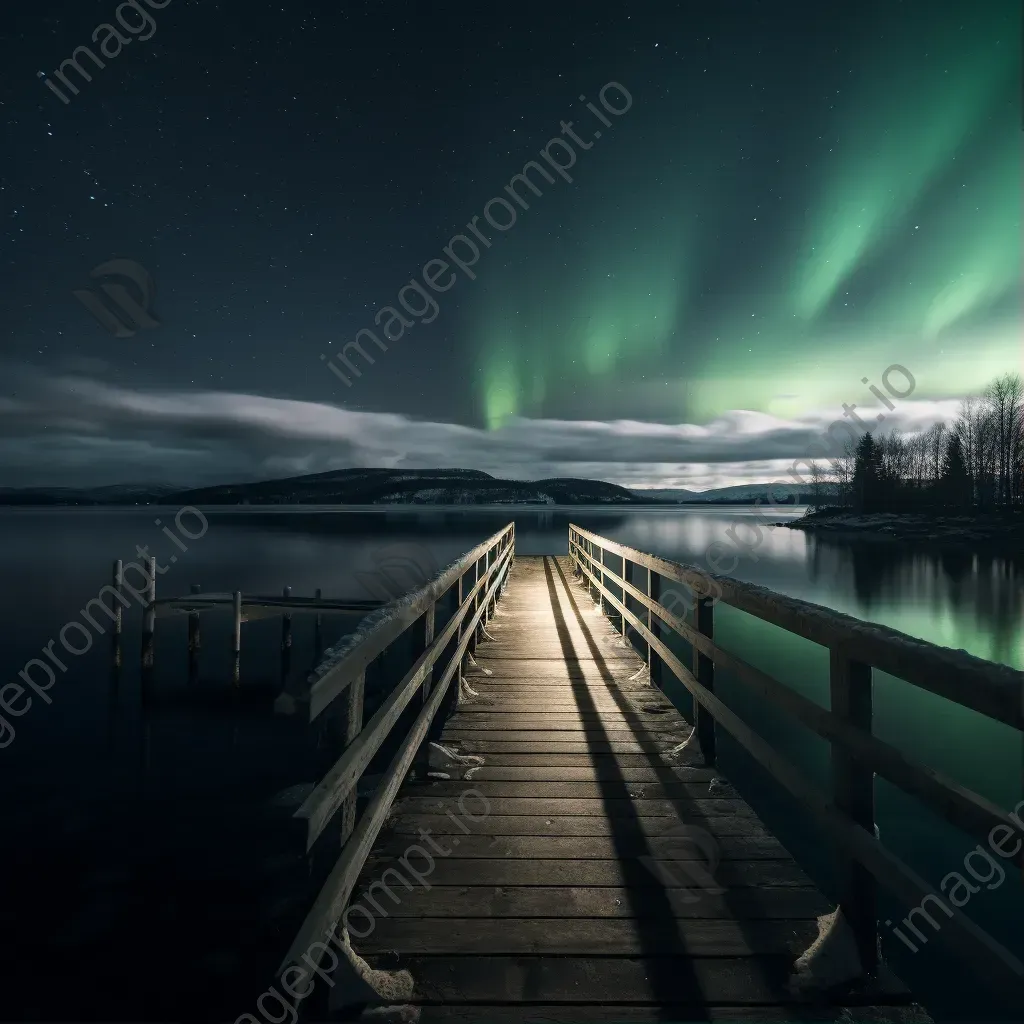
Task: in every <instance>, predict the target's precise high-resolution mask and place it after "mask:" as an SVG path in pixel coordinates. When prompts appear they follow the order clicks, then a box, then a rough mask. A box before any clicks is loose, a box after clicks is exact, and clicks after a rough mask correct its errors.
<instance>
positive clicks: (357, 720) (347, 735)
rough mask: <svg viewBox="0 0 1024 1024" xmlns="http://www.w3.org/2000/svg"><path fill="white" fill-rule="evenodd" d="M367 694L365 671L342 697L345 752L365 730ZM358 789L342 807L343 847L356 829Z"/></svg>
mask: <svg viewBox="0 0 1024 1024" xmlns="http://www.w3.org/2000/svg"><path fill="white" fill-rule="evenodd" d="M365 693H366V672H365V671H363V672H360V673H359V675H358V676H357V677H356V678H355V679H353V680H352V683H351V685H350V686H349V687H347V688H346V690H345V692H344V693H343V694H342V695H341V716H340V722H339V727H340V732H341V740H342V744H343V746H342V749H343V750H347V749H348V748H349V747H350V746H351V745H352V744H353V743H354V742H355V739H356V737H357V736H358V735H359V733H360V732H362V730H363V696H364V694H365ZM357 789H358V786H353V787H352V791H351V792H350V793H349V794H348V796H347V797H345V802H344V803H343V804H342V805H341V813H340V817H339V819H338V820H339V822H340V826H341V837H340V838H341V844H340V845H342V846H344V845H345V843H346V842H347V841H348V837H349V836H350V835H352V830H353V829H354V828H355V827H356V800H357V798H358V796H357V792H356V791H357Z"/></svg>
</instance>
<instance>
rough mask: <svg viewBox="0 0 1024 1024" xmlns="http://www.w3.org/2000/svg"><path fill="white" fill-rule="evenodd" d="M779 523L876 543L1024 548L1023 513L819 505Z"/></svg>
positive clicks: (1014, 550)
mask: <svg viewBox="0 0 1024 1024" xmlns="http://www.w3.org/2000/svg"><path fill="white" fill-rule="evenodd" d="M777 525H778V526H785V527H788V528H789V529H792V530H803V531H805V532H806V533H816V534H835V535H836V536H837V537H840V536H841V537H843V538H845V539H857V540H866V541H877V542H880V543H892V542H894V541H902V542H904V543H908V542H909V543H914V544H919V545H921V546H929V547H945V548H971V549H979V548H980V549H991V548H996V549H998V550H999V551H1000V552H1002V553H1006V554H1011V553H1018V552H1019V553H1021V554H1024V514H1022V513H1010V512H985V513H976V514H974V515H968V514H955V513H954V514H950V515H934V514H927V513H921V512H851V511H846V510H843V509H821V510H819V511H816V512H807V513H805V514H804V515H803V516H801V517H800V518H799V519H792V520H790V521H789V522H780V523H778V524H777Z"/></svg>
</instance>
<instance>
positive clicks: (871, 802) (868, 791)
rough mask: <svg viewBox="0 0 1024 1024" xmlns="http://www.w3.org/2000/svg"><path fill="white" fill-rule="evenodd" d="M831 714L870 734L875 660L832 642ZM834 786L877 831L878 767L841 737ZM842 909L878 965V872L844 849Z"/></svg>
mask: <svg viewBox="0 0 1024 1024" xmlns="http://www.w3.org/2000/svg"><path fill="white" fill-rule="evenodd" d="M829 689H830V692H831V710H832V714H833V715H836V716H837V717H839V718H841V719H843V720H844V721H845V722H846V723H847V724H849V725H852V726H853V727H854V728H856V729H859V730H861V731H862V732H865V733H867V734H868V735H870V734H871V731H872V729H871V720H872V702H871V666H870V665H867V664H865V663H864V662H862V661H857V660H856V659H854V658H851V657H850V656H849V654H848V653H847V652H846V651H845V650H842V649H840V648H832V649H831V652H830V659H829ZM832 788H833V798H834V802H835V805H836V807H837V808H838V809H839V810H840V811H842V812H844V813H845V814H847V815H849V817H850V818H852V819H853V821H855V822H856V823H857V824H858V825H860V826H861V828H863V829H864V830H865V831H867V832H868V833H870V835H871V837H872V839H873V838H874V837H875V786H874V773H873V772H872V771H871V769H870V768H867V767H865V766H864V765H862V764H861V763H860V762H859V761H858V760H857V758H855V757H853V756H852V755H851V754H849V753H848V752H847V751H846V750H844V748H843V747H842V746H840V745H839V744H838V743H833V744H832ZM838 882H839V909H840V910H841V911H842V913H843V917H844V918H846V921H847V923H848V924H849V925H850V927H851V929H852V930H853V935H854V938H855V940H856V943H857V952H858V953H859V954H860V961H861V966H862V967H863V968H864V971H865V972H866V973H871V972H872V971H874V970H875V969H876V968H877V966H878V912H877V906H876V903H877V889H876V884H875V878H874V876H873V875H872V874H871V872H869V871H868V869H867V868H865V867H864V866H863V865H862V864H860V863H859V862H858V861H856V860H854V859H853V858H852V857H850V856H848V855H846V854H845V853H843V852H842V851H840V852H839V872H838Z"/></svg>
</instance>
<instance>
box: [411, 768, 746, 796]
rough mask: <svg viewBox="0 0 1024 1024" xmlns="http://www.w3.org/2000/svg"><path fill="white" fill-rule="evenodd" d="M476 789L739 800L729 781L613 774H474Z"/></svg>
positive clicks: (454, 788)
mask: <svg viewBox="0 0 1024 1024" xmlns="http://www.w3.org/2000/svg"><path fill="white" fill-rule="evenodd" d="M470 781H471V782H472V785H473V788H474V789H475V790H479V792H481V793H483V794H484V796H485V797H487V799H492V798H494V797H520V796H522V797H531V798H535V799H538V800H562V799H568V800H605V799H626V798H627V797H628V798H632V799H634V800H701V799H704V798H705V797H709V796H712V795H713V796H715V797H716V798H718V799H720V800H726V799H734V800H738V799H739V797H738V796H737V793H736V790H734V789H733V787H732V786H731V785H730V784H729V783H728V782H721V781H719V780H716V781H715V787H714V792H713V793H712V792H711V791H710V786H711V783H709V782H682V781H680V780H675V781H672V782H668V781H654V782H626V781H625V780H624V779H623V778H622V777H621V776H618V777H616V776H615V775H613V776H612V777H611V779H610V780H606V781H589V782H582V781H574V782H561V781H556V782H551V781H541V780H532V781H530V780H528V781H517V780H501V779H497V780H488V779H481V778H480V776H479V775H478V774H474V775H473V778H472V779H471V780H470ZM465 792H466V782H465V781H458V782H457V781H455V780H447V781H436V782H428V783H425V784H424V785H422V786H417V787H416V794H417V796H420V797H423V798H429V797H432V796H433V797H438V798H439V799H444V798H445V797H455V798H458V797H459V796H460V795H461V794H463V793H465Z"/></svg>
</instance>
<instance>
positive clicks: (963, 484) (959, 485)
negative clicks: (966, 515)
mask: <svg viewBox="0 0 1024 1024" xmlns="http://www.w3.org/2000/svg"><path fill="white" fill-rule="evenodd" d="M940 494H941V495H942V500H943V502H944V503H945V504H947V505H955V506H956V507H958V508H962V507H963V506H965V505H970V504H972V499H973V497H974V495H973V487H972V483H971V474H970V473H969V472H968V470H967V460H966V459H965V458H964V450H963V446H962V445H961V443H960V438H959V437H958V436H957V435H956V434H954V435H953V436H952V437H951V438H950V439H949V441H948V442H947V444H946V454H945V457H944V458H943V460H942V478H941V481H940Z"/></svg>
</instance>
